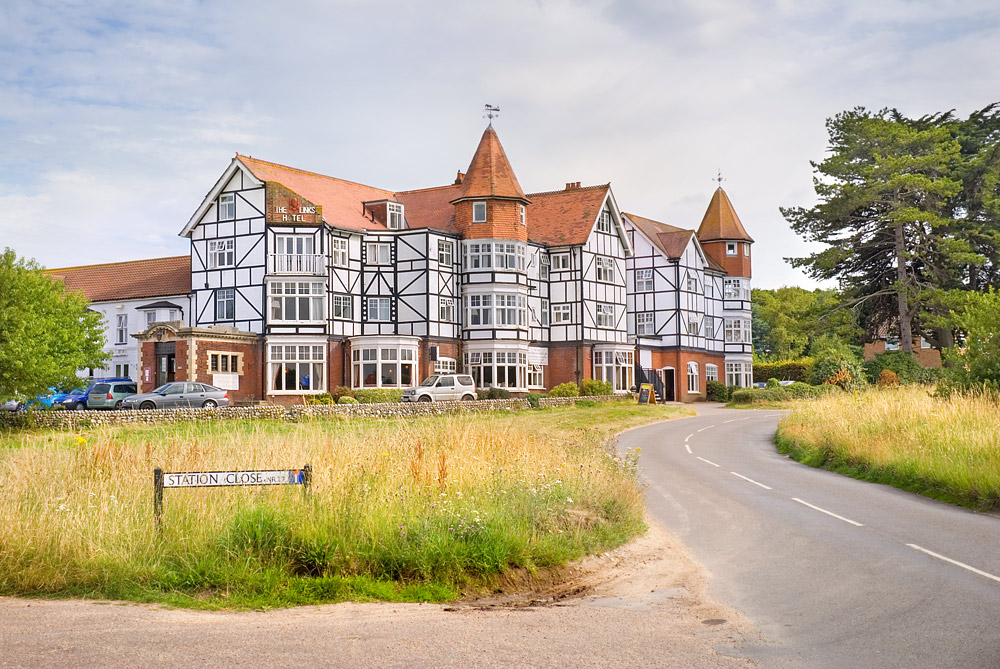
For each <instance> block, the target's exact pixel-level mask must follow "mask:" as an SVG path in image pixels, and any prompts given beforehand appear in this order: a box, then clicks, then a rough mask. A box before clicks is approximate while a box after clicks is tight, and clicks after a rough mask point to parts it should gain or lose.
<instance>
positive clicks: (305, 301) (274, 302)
mask: <svg viewBox="0 0 1000 669" xmlns="http://www.w3.org/2000/svg"><path fill="white" fill-rule="evenodd" d="M325 291H326V287H325V285H324V284H323V282H322V281H269V282H268V284H267V299H268V304H269V305H270V309H271V322H282V321H284V322H296V323H321V322H323V321H324V320H325V319H326V314H325V309H324V308H323V303H324V299H323V296H324V293H325Z"/></svg>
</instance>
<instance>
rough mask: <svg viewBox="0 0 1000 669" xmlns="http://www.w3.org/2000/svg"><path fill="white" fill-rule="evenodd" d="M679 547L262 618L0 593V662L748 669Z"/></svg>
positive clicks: (639, 548)
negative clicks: (732, 651)
mask: <svg viewBox="0 0 1000 669" xmlns="http://www.w3.org/2000/svg"><path fill="white" fill-rule="evenodd" d="M705 588H706V574H705V572H704V571H703V570H702V569H701V568H700V567H699V566H698V565H696V564H695V563H694V562H693V561H692V560H691V559H690V557H689V556H688V554H687V552H686V550H685V549H684V547H683V545H682V544H681V543H680V542H679V541H677V540H676V539H675V538H674V537H672V536H671V535H669V534H668V533H667V532H666V531H665V530H663V529H662V528H660V527H659V526H657V525H655V524H653V523H652V522H650V531H649V532H647V533H646V534H645V535H644V536H643V537H640V538H639V539H637V540H636V541H634V542H632V543H630V544H628V545H627V546H623V547H621V548H619V549H617V550H615V551H611V552H609V553H605V554H603V555H599V556H594V557H591V558H587V559H586V560H584V561H582V562H581V563H579V564H577V565H574V566H572V567H569V568H567V569H566V570H564V571H563V573H562V574H561V578H560V579H558V580H557V581H555V582H551V583H544V584H537V583H536V585H535V586H534V587H533V588H529V589H521V590H520V591H518V592H515V593H511V594H501V595H497V596H495V597H491V598H489V599H480V600H475V601H468V602H462V603H459V604H451V605H432V604H351V603H347V604H336V605H328V606H314V607H302V608H296V609H285V610H279V611H268V612H250V613H228V612H203V611H188V610H171V609H165V608H162V607H158V606H147V605H134V604H120V603H108V602H95V601H39V600H25V599H15V598H0V651H2V652H0V666H4V667H9V666H15V667H16V666H24V667H28V666H30V667H44V666H60V667H67V666H98V665H99V666H114V667H126V666H128V667H135V666H153V665H156V666H192V665H195V666H198V665H200V666H208V667H218V666H232V665H237V664H239V665H250V666H263V665H266V666H277V667H282V666H289V667H290V666H303V665H306V666H310V665H311V666H317V665H319V666H352V667H414V666H416V667H428V666H450V667H499V666H504V667H511V666H513V667H518V666H523V667H528V666H530V667H569V666H572V667H604V666H662V667H748V666H753V664H752V663H751V662H750V661H749V660H745V659H737V658H732V657H727V656H723V655H720V654H718V653H716V652H715V650H714V649H713V647H714V646H716V645H717V644H718V645H723V646H726V647H733V646H736V647H738V646H739V645H740V644H741V643H742V642H744V641H746V640H754V641H757V639H756V634H755V632H754V631H753V629H752V627H751V626H750V625H749V624H748V623H747V622H746V621H744V620H743V619H741V618H740V617H739V616H738V615H737V614H736V613H735V612H734V611H731V610H729V609H726V608H725V607H723V606H721V605H719V604H717V603H714V602H712V601H710V599H709V598H708V597H707V595H706V592H705Z"/></svg>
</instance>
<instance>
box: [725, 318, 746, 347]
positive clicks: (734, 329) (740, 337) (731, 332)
mask: <svg viewBox="0 0 1000 669" xmlns="http://www.w3.org/2000/svg"><path fill="white" fill-rule="evenodd" d="M751 341H752V339H751V337H750V321H749V320H746V319H744V318H727V319H726V343H727V344H741V343H742V344H749V343H750V342H751Z"/></svg>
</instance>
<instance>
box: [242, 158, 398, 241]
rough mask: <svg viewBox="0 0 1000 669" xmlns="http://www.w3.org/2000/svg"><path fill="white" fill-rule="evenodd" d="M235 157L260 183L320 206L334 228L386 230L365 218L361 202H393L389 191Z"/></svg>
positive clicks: (379, 224)
mask: <svg viewBox="0 0 1000 669" xmlns="http://www.w3.org/2000/svg"><path fill="white" fill-rule="evenodd" d="M236 158H237V159H239V161H240V162H241V163H243V164H244V165H246V167H247V169H249V170H250V172H251V173H252V174H253V175H254V176H255V177H257V178H258V179H259V180H261V181H274V182H277V183H280V184H281V185H282V186H284V187H285V188H288V189H289V190H291V191H294V192H296V193H298V194H299V195H301V196H302V197H304V198H305V199H307V200H309V201H310V202H312V203H313V204H317V205H321V206H322V207H323V218H324V219H325V220H326V222H327V223H329V224H330V225H332V226H334V227H337V228H346V229H348V230H358V231H361V230H385V229H386V226H385V224H383V223H378V222H375V221H372V220H370V219H368V218H365V216H364V207H363V206H362V204H361V203H362V202H374V201H376V200H393V199H394V194H393V192H392V191H390V190H385V189H383V188H375V187H373V186H365V185H364V184H359V183H354V182H353V181H345V180H343V179H337V178H335V177H328V176H325V175H322V174H316V173H315V172H306V171H305V170H299V169H296V168H294V167H288V166H286V165H279V164H277V163H269V162H267V161H264V160H257V159H256V158H251V157H249V156H243V155H240V154H238V153H237V154H236Z"/></svg>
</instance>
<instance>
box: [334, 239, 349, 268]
mask: <svg viewBox="0 0 1000 669" xmlns="http://www.w3.org/2000/svg"><path fill="white" fill-rule="evenodd" d="M330 253H331V255H332V256H333V266H334V267H348V266H349V263H348V260H349V255H348V250H347V240H346V239H344V238H343V237H334V238H332V239H331V240H330Z"/></svg>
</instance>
